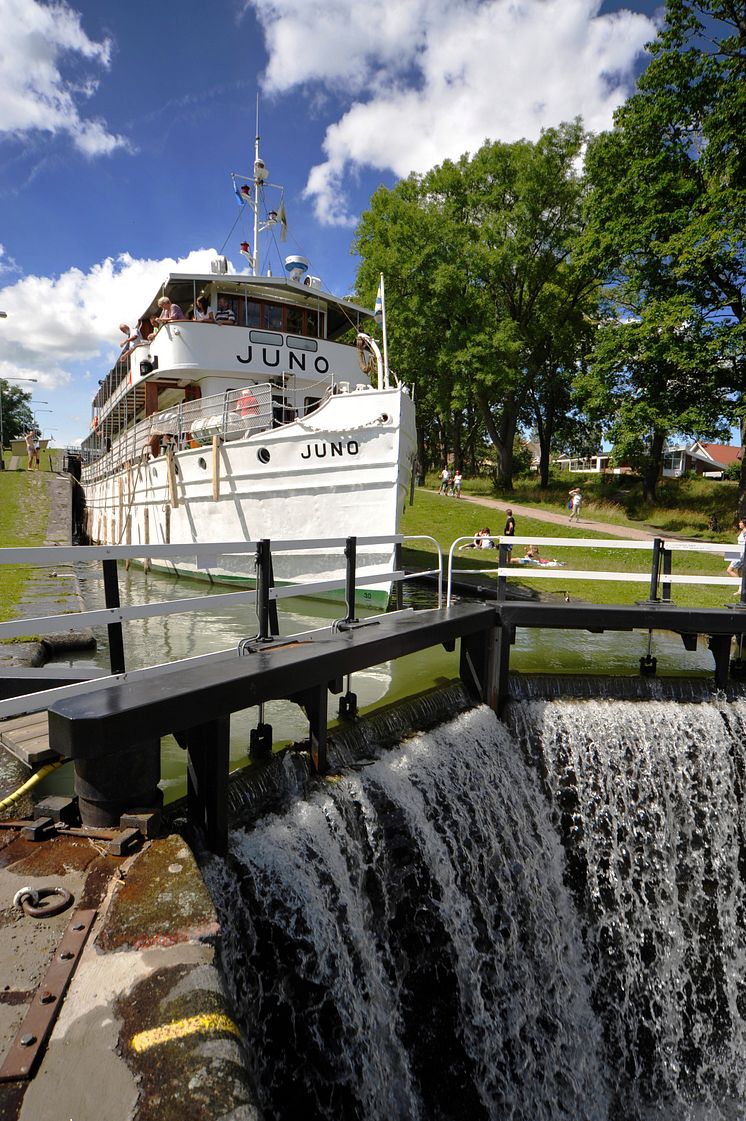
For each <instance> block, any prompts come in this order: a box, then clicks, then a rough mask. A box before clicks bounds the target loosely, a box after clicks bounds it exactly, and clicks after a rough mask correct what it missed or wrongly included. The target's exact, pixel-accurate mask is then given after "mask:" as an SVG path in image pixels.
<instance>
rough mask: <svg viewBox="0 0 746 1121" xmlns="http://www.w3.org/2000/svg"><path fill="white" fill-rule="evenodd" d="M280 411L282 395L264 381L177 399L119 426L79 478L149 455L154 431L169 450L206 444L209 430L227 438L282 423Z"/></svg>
mask: <svg viewBox="0 0 746 1121" xmlns="http://www.w3.org/2000/svg"><path fill="white" fill-rule="evenodd" d="M281 411H284V400H283V399H282V398H281V397H280V396H279V395H278V393H277V389H276V388H275V387H273V386H272V385H270V384H269V383H263V384H261V385H248V386H244V387H243V388H239V389H229V390H225V391H224V392H223V393H215V394H211V395H210V396H209V397H200V398H198V399H196V400H194V401H183V402H181V403H180V404H178V405H174V406H173V408H170V409H162V410H160V411H159V412H157V413H152V414H151V416H149V417H146V418H145V419H144V420H140V421H137V423H136V424H133V425H130V427H128V428H127V429H125V431H124V432H122V433H121V435H120V436H119V437H117V438H116V439H115V440H114V441H113V443H112V446H111V448H110V449H109V450H108V451H103V449H102V452H101V455H100V457H99V459H98V461H97V463H96V464H95V465H93V466H91V467H90V468H89V469H87V470H86V471H85V474H84V477H83V478H84V482H87V483H89V482H96V481H98V480H99V479H103V478H106V477H107V476H108V475H111V474H112V473H113V472H115V471H118V470H121V469H122V468H123V467H125V466H126V465H127V464H137V463H139V462H140V460H141V459H142V458H143V457H147V456H150V455H152V449H153V445H152V443H151V441H152V439H153V437H154V436H159V437H161V441H160V443H161V444H163V445H165V446H166V447H168V446H170V447H172V448H174V450H181V449H183V448H186V447H199V446H201V445H203V444H209V443H211V442H212V439H213V437H215V436H217V437H219V438H220V440H221V441H222V442H228V441H231V440H238V439H241V438H245V437H246V436H251V435H255V434H256V433H258V432H263V431H265V430H266V429H268V428H271V427H272V426H273V424H279V423H282V421H281Z"/></svg>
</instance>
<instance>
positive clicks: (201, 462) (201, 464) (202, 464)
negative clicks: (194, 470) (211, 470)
mask: <svg viewBox="0 0 746 1121" xmlns="http://www.w3.org/2000/svg"><path fill="white" fill-rule="evenodd" d="M197 466H198V467H201V468H202V470H203V471H206V470H207V463H206V461H205V459H204V457H203V456H200V457H199V459H198V460H197Z"/></svg>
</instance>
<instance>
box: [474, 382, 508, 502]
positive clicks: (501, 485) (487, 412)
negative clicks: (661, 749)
mask: <svg viewBox="0 0 746 1121" xmlns="http://www.w3.org/2000/svg"><path fill="white" fill-rule="evenodd" d="M476 397H477V404H478V405H479V409H480V412H481V414H482V419H483V420H484V426H485V428H486V429H487V434H488V435H489V438H490V439H491V440H492V443H493V444H494V445H495V451H496V452H497V467H496V470H495V486H496V487H497V489H498V490H512V489H513V440H514V438H515V433H516V428H517V426H518V411H517V409H516V406H515V400H514V398H513V396H512V394H511V395H510V396H509V397H507V398H506V399H505V401H504V403H503V410H502V415H501V417H500V427H499V429H498V427H497V425H496V424H495V418H494V417H493V415H492V410H491V409H490V406H489V402H488V401H487V397H486V395H485V394H484V393H483V392H482V393H477V395H476Z"/></svg>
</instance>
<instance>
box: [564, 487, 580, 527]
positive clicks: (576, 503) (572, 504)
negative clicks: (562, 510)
mask: <svg viewBox="0 0 746 1121" xmlns="http://www.w3.org/2000/svg"><path fill="white" fill-rule="evenodd" d="M568 493H569V495H570V500H569V502H568V506H569V508H570V517H569V518H568V521H569V522H571V521H572V519H573V518H575V521H576V522H579V521H580V507H581V506H582V505H583V496H582V494H581V493H580V487H573V488H572V490H571V491H569V492H568Z"/></svg>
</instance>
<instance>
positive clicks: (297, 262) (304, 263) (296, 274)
mask: <svg viewBox="0 0 746 1121" xmlns="http://www.w3.org/2000/svg"><path fill="white" fill-rule="evenodd" d="M285 272H286V273H287V274H288V276H289V277H290V279H291V280H302V279H303V275H304V273H306V272H308V258H307V257H286V258H285Z"/></svg>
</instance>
